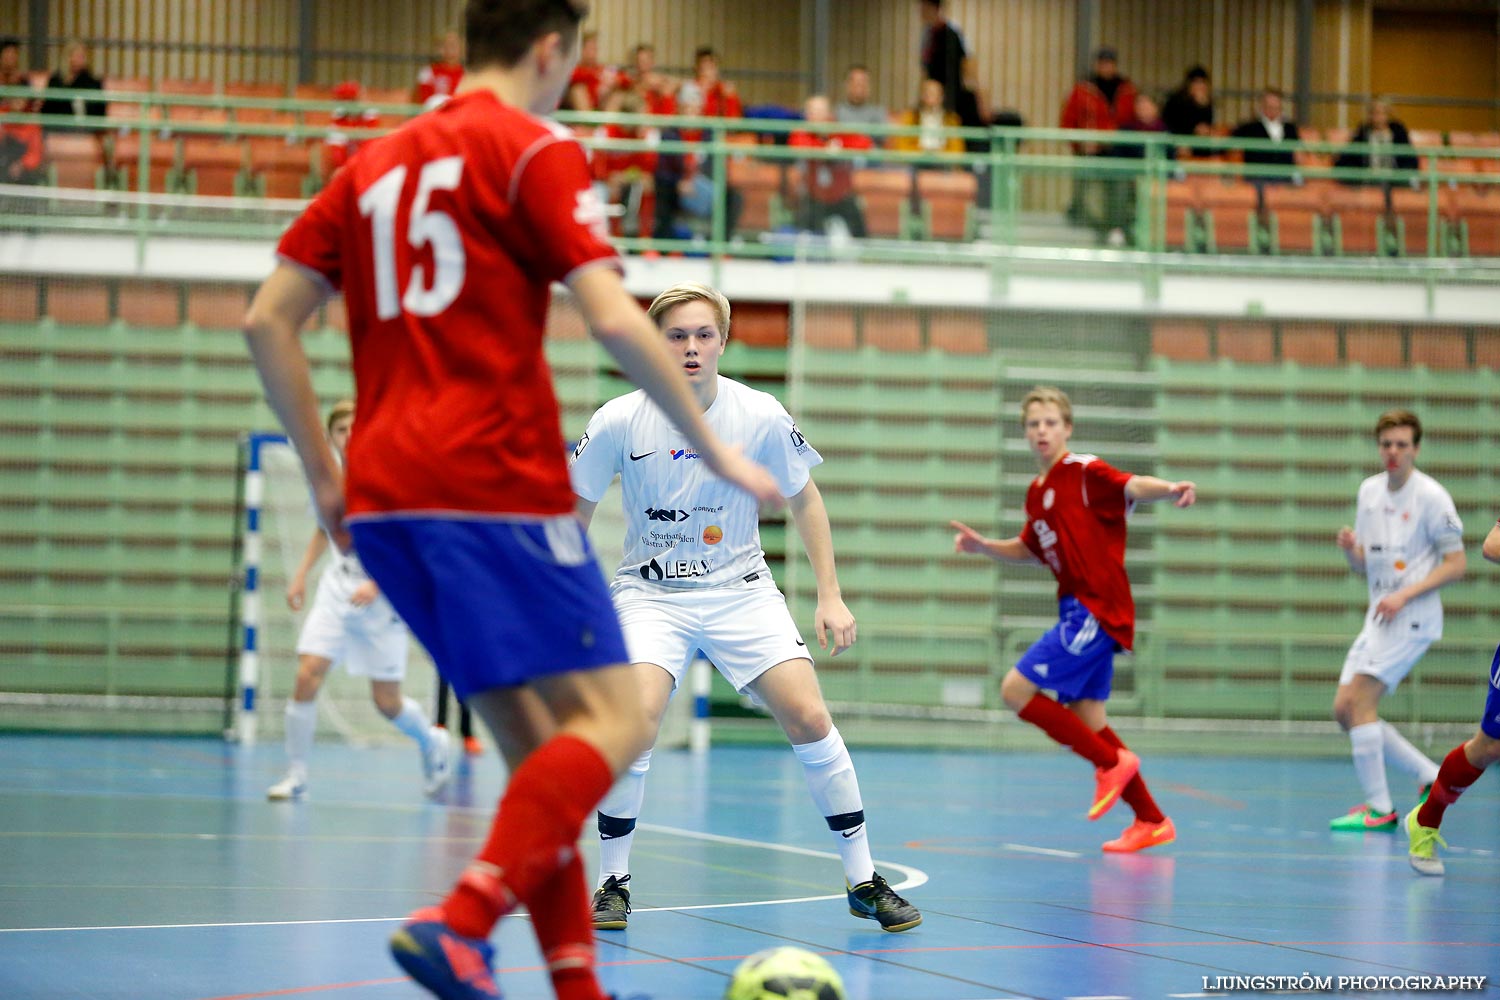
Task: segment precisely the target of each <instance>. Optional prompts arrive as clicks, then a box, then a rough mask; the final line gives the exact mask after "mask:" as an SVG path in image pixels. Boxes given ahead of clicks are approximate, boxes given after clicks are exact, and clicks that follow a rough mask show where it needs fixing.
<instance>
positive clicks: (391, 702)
mask: <svg viewBox="0 0 1500 1000" xmlns="http://www.w3.org/2000/svg"><path fill="white" fill-rule="evenodd" d="M370 698H371V700H372V701H374V702H375V708H376V710H377V711H379V712H380V714H381V715H383V716H385V717H386V718H387V719H394V718H395V717H396V716H398V715H400V714H401V693H400V692H399V691H396V692H392V691H383V690H381V689H380V688H375V689H373V690H371V692H370Z"/></svg>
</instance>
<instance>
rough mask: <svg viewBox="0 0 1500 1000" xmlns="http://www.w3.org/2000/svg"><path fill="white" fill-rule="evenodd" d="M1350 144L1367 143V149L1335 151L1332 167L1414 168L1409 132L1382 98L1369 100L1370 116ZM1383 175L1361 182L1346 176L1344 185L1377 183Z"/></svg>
mask: <svg viewBox="0 0 1500 1000" xmlns="http://www.w3.org/2000/svg"><path fill="white" fill-rule="evenodd" d="M1349 141H1350V143H1352V144H1356V145H1357V144H1359V143H1369V144H1370V147H1371V152H1368V153H1366V152H1363V151H1359V150H1353V149H1351V150H1349V151H1347V152H1344V153H1340V154H1339V158H1338V159H1337V160H1336V161H1334V164H1333V165H1334V166H1335V167H1341V168H1349V169H1354V170H1416V169H1417V154H1416V153H1415V152H1414V151H1413V150H1412V148H1411V133H1409V132H1408V131H1407V130H1406V126H1405V125H1403V124H1402V123H1401V122H1400V121H1398V120H1397V119H1395V118H1392V117H1391V105H1390V102H1389V101H1387V100H1386V99H1385V98H1383V97H1377V98H1375V99H1374V100H1373V101H1371V102H1370V117H1369V118H1367V119H1365V121H1364V122H1363V123H1362V124H1361V125H1360V126H1359V129H1358V130H1357V131H1356V132H1355V133H1354V135H1353V136H1352V137H1351V138H1350V140H1349ZM1385 182H1386V180H1385V178H1375V179H1373V180H1369V181H1361V180H1354V179H1349V178H1346V179H1344V183H1345V184H1380V183H1385Z"/></svg>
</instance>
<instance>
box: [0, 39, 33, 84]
mask: <svg viewBox="0 0 1500 1000" xmlns="http://www.w3.org/2000/svg"><path fill="white" fill-rule="evenodd" d="M27 83H28V81H27V79H26V73H25V71H24V70H22V69H21V40H20V39H18V38H15V37H13V36H10V35H6V36H4V37H0V87H24V86H26V85H27Z"/></svg>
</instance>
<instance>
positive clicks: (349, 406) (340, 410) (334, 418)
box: [323, 399, 354, 434]
mask: <svg viewBox="0 0 1500 1000" xmlns="http://www.w3.org/2000/svg"><path fill="white" fill-rule="evenodd" d="M352 416H354V400H352V399H341V400H339V401H338V402H337V403H334V404H333V407H332V409H330V410H329V411H328V419H327V421H325V422H324V425H323V426H325V427H326V428H328V433H330V434H332V433H333V425H334V424H336V423H338V422H339V421H340V420H343V419H344V418H345V417H352Z"/></svg>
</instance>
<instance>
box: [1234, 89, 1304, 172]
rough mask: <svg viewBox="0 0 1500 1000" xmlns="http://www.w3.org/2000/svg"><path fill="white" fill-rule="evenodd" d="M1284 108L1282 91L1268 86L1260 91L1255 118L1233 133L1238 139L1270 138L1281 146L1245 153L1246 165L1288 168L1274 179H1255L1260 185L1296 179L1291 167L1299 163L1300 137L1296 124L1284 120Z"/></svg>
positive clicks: (1237, 127)
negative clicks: (1298, 148) (1296, 152)
mask: <svg viewBox="0 0 1500 1000" xmlns="http://www.w3.org/2000/svg"><path fill="white" fill-rule="evenodd" d="M1285 105H1286V101H1285V98H1284V97H1283V96H1282V93H1281V91H1279V90H1277V89H1276V88H1275V87H1267V88H1266V89H1265V90H1262V91H1261V92H1260V100H1259V102H1257V104H1256V108H1255V111H1256V114H1255V117H1254V118H1252V119H1250V120H1249V121H1246V122H1241V123H1240V124H1239V125H1237V126H1235V130H1234V133H1233V134H1234V137H1235V138H1236V139H1269V140H1270V141H1271V142H1274V143H1276V144H1277V146H1278V147H1280V148H1278V149H1247V150H1245V154H1244V155H1245V162H1246V163H1250V164H1258V165H1262V166H1274V167H1285V168H1286V169H1287V172H1286V173H1285V174H1278V175H1277V176H1275V177H1264V176H1262V177H1252V178H1251V180H1252V181H1254V182H1255V183H1257V184H1284V183H1286V182H1288V181H1291V180H1293V179H1294V178H1293V176H1292V173H1291V168H1292V167H1293V166H1295V165H1296V162H1297V161H1296V155H1295V149H1296V145H1297V142H1298V140H1299V139H1300V138H1301V136H1300V135H1299V134H1298V132H1297V123H1296V122H1291V121H1287V120H1286V118H1285V117H1284V113H1285V112H1284V109H1285Z"/></svg>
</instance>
